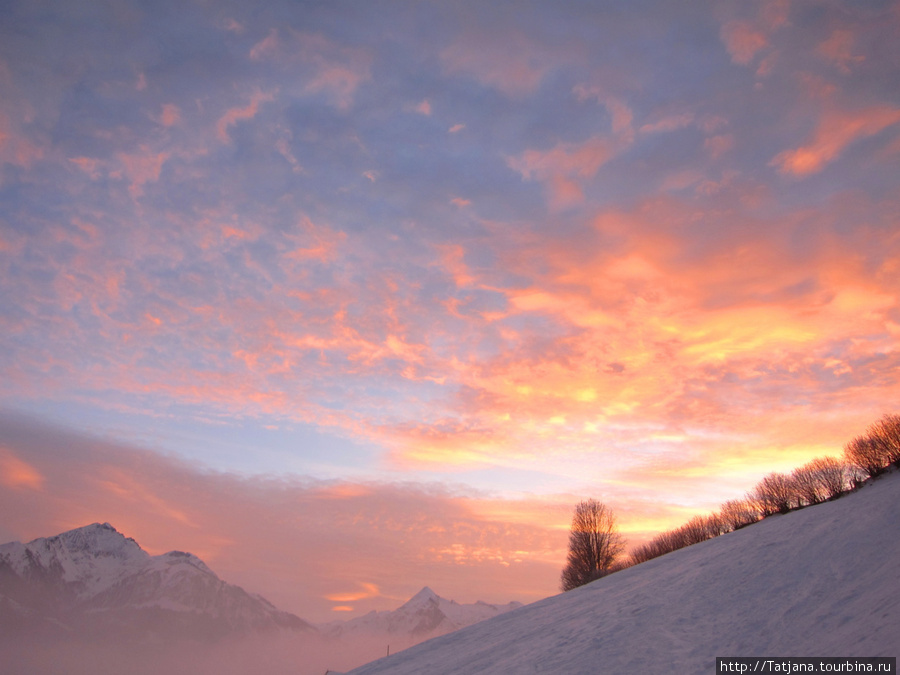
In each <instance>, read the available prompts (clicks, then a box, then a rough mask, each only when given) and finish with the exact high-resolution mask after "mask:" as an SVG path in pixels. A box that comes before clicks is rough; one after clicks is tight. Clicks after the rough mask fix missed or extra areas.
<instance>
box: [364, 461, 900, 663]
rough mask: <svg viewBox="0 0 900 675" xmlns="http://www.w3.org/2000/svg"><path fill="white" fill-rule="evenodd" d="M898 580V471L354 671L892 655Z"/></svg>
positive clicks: (898, 624)
mask: <svg viewBox="0 0 900 675" xmlns="http://www.w3.org/2000/svg"><path fill="white" fill-rule="evenodd" d="M898 579H900V474H892V475H889V476H887V477H885V478H883V479H882V480H879V481H876V482H874V483H872V484H870V485H867V486H865V487H864V488H862V489H861V490H860V491H858V492H856V493H854V494H850V495H846V496H845V497H843V498H841V499H839V500H837V501H834V502H829V503H826V504H821V505H818V506H815V507H810V508H806V509H803V510H801V511H796V512H793V513H789V514H786V515H783V516H774V517H770V518H767V519H766V520H764V521H762V522H761V523H758V524H756V525H753V526H751V527H748V528H745V529H742V530H739V531H737V532H733V533H731V534H727V535H724V536H721V537H718V538H716V539H712V540H710V541H707V542H703V543H702V544H696V545H694V546H691V547H689V548H686V549H682V550H679V551H675V552H673V553H670V554H668V555H665V556H662V557H660V558H657V559H654V560H651V561H648V562H646V563H643V564H641V565H638V566H636V567H632V568H629V569H626V570H623V571H621V572H618V573H616V574H613V575H611V576H608V577H606V578H603V579H600V580H598V581H596V582H594V583H592V584H588V585H587V586H583V587H581V588H578V589H575V590H573V591H570V592H569V593H565V594H563V595H559V596H555V597H552V598H547V599H546V600H542V601H540V602H537V603H534V604H532V605H528V606H526V607H523V608H521V609H518V610H516V611H512V612H509V613H506V614H503V615H501V616H498V617H496V618H494V619H490V620H488V621H485V622H483V623H480V624H478V625H475V626H470V627H469V628H465V629H463V630H460V631H457V632H455V633H452V634H449V635H445V636H443V637H439V638H435V639H434V640H430V641H428V642H425V643H422V644H420V645H417V646H415V647H412V648H410V649H408V650H406V651H404V652H401V653H398V654H395V655H393V656H391V657H388V658H386V659H381V660H379V661H375V662H373V663H370V664H367V665H365V666H362V667H360V668H357V669H356V670H354V671H352V673H353V675H376V674H380V673H390V674H391V675H405V674H409V675H412V674H414V673H423V672H427V673H429V674H430V675H451V674H459V675H463V674H468V673H616V674H618V673H635V672H641V673H649V674H653V673H660V674H667V673H671V672H676V671H677V672H695V673H701V672H713V671H714V664H715V657H716V656H838V657H841V656H896V655H897V650H898V638H897V636H898V635H900V583H898Z"/></svg>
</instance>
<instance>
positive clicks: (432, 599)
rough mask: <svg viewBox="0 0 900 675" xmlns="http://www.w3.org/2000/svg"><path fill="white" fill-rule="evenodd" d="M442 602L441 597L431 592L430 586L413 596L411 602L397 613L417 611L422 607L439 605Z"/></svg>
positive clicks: (402, 606) (404, 604)
mask: <svg viewBox="0 0 900 675" xmlns="http://www.w3.org/2000/svg"><path fill="white" fill-rule="evenodd" d="M440 600H441V598H440V596H439V595H438V594H437V593H435V592H434V591H433V590H431V589H430V588H429V587H428V586H425V587H423V588H422V590H421V591H419V592H418V593H416V594H415V595H414V596H412V597H411V598H410V599H409V600H407V601H406V602H405V603H403V604H402V605H401V606H400V607H399V608H398V610H397V611H400V610H412V611H414V610H416V609H420V608H422V607H427V606H429V605H433V604H436V603H439V602H440Z"/></svg>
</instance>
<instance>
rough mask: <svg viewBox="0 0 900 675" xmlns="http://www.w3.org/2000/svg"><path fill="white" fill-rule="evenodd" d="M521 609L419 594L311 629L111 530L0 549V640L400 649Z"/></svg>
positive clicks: (174, 554) (199, 566)
mask: <svg viewBox="0 0 900 675" xmlns="http://www.w3.org/2000/svg"><path fill="white" fill-rule="evenodd" d="M517 607H521V603H518V602H511V603H508V604H506V605H491V604H488V603H485V602H476V603H472V604H459V603H457V602H455V601H453V600H447V599H445V598H442V597H440V596H439V595H437V594H436V593H435V592H434V591H432V590H431V589H430V588H429V587H427V586H426V587H424V588H423V589H422V590H420V591H419V592H418V593H416V594H415V595H414V596H413V597H412V598H410V599H409V600H408V601H407V602H405V603H404V604H403V605H401V606H400V607H398V608H397V609H394V610H388V611H380V612H376V611H372V612H369V613H368V614H366V615H364V616H360V617H357V618H355V619H350V620H347V621H334V622H331V623H327V624H322V625H319V626H314V625H312V624H310V623H308V622H306V621H304V620H303V619H301V618H299V617H297V616H295V615H294V614H291V613H289V612H285V611H281V610H279V609H278V608H276V607H275V606H274V605H272V603H270V602H269V601H267V600H266V599H265V598H262V597H261V596H259V595H254V594H251V593H248V592H247V591H245V590H244V589H243V588H241V587H239V586H235V585H233V584H229V583H227V582H225V581H223V580H221V579H219V577H218V576H217V575H216V574H215V573H214V572H213V571H212V570H211V569H210V568H209V566H207V565H206V563H204V562H203V561H202V560H201V559H200V558H198V557H197V556H195V555H193V554H191V553H185V552H183V551H169V552H168V553H164V554H162V555H157V556H151V555H150V554H148V553H147V552H146V551H144V550H143V549H142V548H141V546H140V544H138V542H137V541H135V540H134V539H132V538H131V537H126V536H124V535H123V534H121V533H120V532H119V531H118V530H116V528H115V527H113V526H112V525H110V524H109V523H93V524H91V525H86V526H84V527H79V528H76V529H74V530H69V531H68V532H63V533H61V534H58V535H55V536H52V537H42V538H38V539H35V540H33V541H30V542H28V543H25V544H23V543H21V542H17V541H16V542H10V543H7V544H2V545H0V635H4V636H6V637H9V636H10V635H15V634H21V635H29V636H45V637H54V636H56V637H59V636H63V637H74V638H103V639H110V638H112V639H120V640H126V641H131V640H139V641H148V640H149V641H151V642H154V641H165V640H172V639H175V638H177V639H182V638H188V639H206V640H215V639H219V638H223V637H228V636H235V635H253V634H258V633H267V634H273V633H283V634H285V635H291V634H298V635H299V634H302V635H303V636H304V637H310V638H322V639H324V641H325V642H326V643H327V644H331V645H335V646H336V645H341V644H344V645H347V644H350V643H356V642H360V641H363V642H366V641H367V642H371V643H378V644H381V643H385V644H390V645H391V646H392V647H393V648H394V649H401V648H404V647H408V646H410V645H413V644H416V643H418V642H421V641H422V640H426V639H429V638H432V637H435V636H438V635H444V634H446V633H450V632H453V631H455V630H458V629H460V628H464V627H466V626H470V625H472V624H474V623H478V622H479V621H482V620H484V619H488V618H491V617H494V616H498V615H500V614H503V613H505V612H507V611H509V610H511V609H516V608H517Z"/></svg>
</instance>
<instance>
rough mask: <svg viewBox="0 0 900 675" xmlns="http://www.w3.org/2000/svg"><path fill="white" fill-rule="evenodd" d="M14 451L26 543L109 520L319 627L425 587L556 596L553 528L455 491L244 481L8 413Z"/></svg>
mask: <svg viewBox="0 0 900 675" xmlns="http://www.w3.org/2000/svg"><path fill="white" fill-rule="evenodd" d="M0 442H2V443H3V454H2V456H0V462H2V463H0V468H2V470H3V473H2V474H0V475H2V476H3V481H4V482H3V484H4V486H6V488H8V489H6V490H3V491H0V505H2V508H3V510H4V513H5V514H6V520H5V522H4V526H5V527H6V528H7V529H8V530H10V531H12V532H14V533H15V536H17V537H18V538H20V539H22V540H25V541H28V540H30V539H32V538H35V537H39V536H49V535H52V534H57V533H58V532H60V531H63V530H65V529H68V528H72V527H79V526H81V525H85V524H88V523H91V522H95V521H99V522H105V521H108V522H111V523H112V524H113V525H114V526H115V527H116V528H117V529H119V531H120V532H123V533H124V534H125V535H126V536H131V537H134V538H135V539H136V540H137V541H138V542H139V543H140V544H141V545H142V546H143V547H144V548H145V549H146V550H148V552H150V553H152V554H158V553H162V552H165V551H168V550H172V549H178V550H186V551H191V552H192V553H195V554H196V555H199V556H200V557H201V558H203V559H204V560H205V561H206V562H207V563H208V564H209V565H210V567H211V568H212V569H213V570H215V571H216V573H217V574H218V575H219V576H220V577H222V578H223V579H225V580H226V581H229V582H231V583H237V584H239V585H243V586H244V587H245V588H246V589H247V590H248V591H251V592H258V593H261V594H262V595H263V596H264V597H266V598H267V599H269V600H270V601H272V602H274V603H275V604H276V605H277V606H279V607H281V608H283V609H287V610H289V611H293V612H296V613H298V614H299V615H300V616H301V617H303V618H306V619H308V620H313V621H317V620H327V619H328V618H329V616H330V614H331V613H332V611H333V608H334V604H335V603H338V604H340V605H345V606H346V605H347V603H353V606H354V607H355V608H356V609H357V611H359V612H366V611H369V610H371V609H379V610H381V609H393V608H395V607H396V606H397V605H398V604H400V602H402V601H403V600H406V599H407V598H409V597H410V596H411V595H412V594H413V593H415V592H416V591H418V590H419V589H420V588H421V587H422V586H424V585H431V586H432V587H435V588H440V589H441V590H440V592H441V593H442V594H444V595H445V596H450V597H454V598H456V599H458V600H459V601H460V602H474V601H476V600H478V599H484V600H486V601H488V602H501V601H502V602H509V601H510V600H513V599H520V600H523V601H527V600H530V599H537V598H538V597H541V595H547V594H550V593H552V592H553V591H554V589H555V583H556V574H557V563H558V562H559V561H558V559H559V557H560V556H561V552H560V548H561V547H562V546H564V537H565V535H564V533H560V532H558V531H556V530H555V529H554V527H555V525H554V524H553V523H552V522H551V523H548V522H547V519H546V518H545V519H544V520H538V521H535V522H531V521H530V519H525V521H524V522H523V521H509V520H504V519H503V518H501V517H500V515H499V509H497V508H496V507H495V508H494V512H493V513H491V512H485V513H481V512H480V506H479V501H478V499H477V498H474V497H471V496H465V495H456V494H454V493H453V492H452V491H450V490H448V489H447V488H445V487H443V486H441V485H425V484H420V485H416V484H409V483H403V484H390V483H367V484H354V483H349V482H324V481H315V480H311V479H304V478H301V477H290V476H286V477H282V478H267V477H257V478H239V477H237V476H234V475H229V474H223V473H216V472H209V471H204V470H202V469H197V468H191V467H189V466H188V465H187V464H185V463H183V462H180V461H177V460H173V459H169V458H165V457H162V456H160V455H157V454H155V453H153V452H149V451H146V450H141V449H137V448H134V447H130V446H128V445H125V444H122V443H118V442H114V441H108V440H99V439H97V438H92V437H90V436H84V435H80V434H76V433H73V432H69V431H66V430H62V429H57V428H54V427H49V426H46V425H43V424H40V423H36V422H34V421H31V420H28V419H25V418H20V417H11V416H9V415H6V414H4V415H3V417H2V423H0ZM23 490H24V491H23ZM38 491H39V492H38ZM31 492H33V493H34V494H33V496H29V494H30V493H31ZM22 500H24V501H22ZM506 508H507V510H509V511H511V512H515V511H516V510H517V507H516V504H515V503H513V502H510V503H508V504H507V507H506ZM447 551H453V554H452V555H448V554H447ZM517 561H518V562H517ZM503 563H507V564H503ZM531 584H535V585H534V586H532V587H529V586H530V585H531Z"/></svg>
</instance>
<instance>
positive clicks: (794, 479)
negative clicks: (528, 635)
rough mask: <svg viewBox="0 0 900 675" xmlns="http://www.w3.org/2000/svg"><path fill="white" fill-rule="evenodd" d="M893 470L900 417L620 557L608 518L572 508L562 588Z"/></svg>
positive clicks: (596, 505) (592, 509)
mask: <svg viewBox="0 0 900 675" xmlns="http://www.w3.org/2000/svg"><path fill="white" fill-rule="evenodd" d="M892 465H893V466H895V467H898V468H900V415H884V416H883V417H882V418H881V419H879V420H878V421H877V422H875V423H874V424H872V425H870V426H869V428H868V429H867V430H866V433H865V434H863V435H862V436H857V437H856V438H854V439H853V440H851V441H850V442H849V443H847V444H846V445H845V446H844V453H843V457H842V458H840V459H838V458H835V457H818V458H816V459H813V460H812V461H811V462H808V463H807V464H804V465H803V466H801V467H798V468H796V469H794V470H793V471H792V472H790V473H778V472H773V473H770V474H769V475H767V476H765V477H764V478H763V479H762V480H760V481H759V483H757V484H756V486H755V487H754V488H753V489H752V490H750V491H749V492H748V493H747V494H746V495H745V496H744V497H743V498H741V499H733V500H729V501H727V502H725V503H724V504H722V505H721V506H720V507H719V510H718V511H715V512H713V513H710V514H709V515H705V516H694V517H693V518H691V519H690V520H689V521H688V522H686V523H685V524H684V525H682V526H681V527H678V528H676V529H674V530H669V531H667V532H662V533H660V534H658V535H657V536H655V537H654V538H653V539H651V540H650V541H649V542H647V543H646V544H642V545H640V546H637V547H636V548H634V549H633V550H632V551H631V552H630V553H629V554H628V555H627V556H623V555H622V554H623V553H624V550H625V542H624V540H623V539H622V537H621V535H620V534H619V533H618V529H617V526H616V517H615V514H614V513H613V512H612V510H611V509H610V508H609V507H608V506H606V505H605V504H603V503H602V502H599V501H597V500H594V499H589V500H586V501H583V502H581V503H579V504H578V506H576V508H575V513H574V515H573V517H572V527H571V530H570V532H569V552H568V556H567V558H566V565H565V567H564V568H563V571H562V578H561V587H562V590H563V591H569V590H571V589H573V588H576V587H578V586H582V585H584V584H586V583H589V582H591V581H594V580H596V579H599V578H601V577H603V576H606V575H608V574H611V573H612V572H616V571H618V570H620V569H624V568H626V567H631V566H632V565H637V564H639V563H642V562H645V561H647V560H651V559H653V558H656V557H659V556H661V555H664V554H666V553H670V552H672V551H675V550H677V549H680V548H684V547H685V546H690V545H691V544H697V543H699V542H701V541H706V540H707V539H712V538H713V537H718V536H719V535H721V534H725V533H727V532H733V531H734V530H738V529H740V528H742V527H746V526H747V525H751V524H752V523H755V522H757V521H759V520H762V519H763V518H767V517H769V516H772V515H775V514H778V513H787V512H789V511H792V510H794V509H799V508H803V507H805V506H812V505H814V504H820V503H822V502H825V501H830V500H833V499H837V498H838V497H840V496H841V495H843V494H845V493H847V492H850V491H852V490H855V489H856V488H858V487H859V485H861V484H862V483H863V482H865V481H866V480H868V479H871V478H875V477H876V476H879V475H881V474H882V473H884V472H885V471H887V470H888V469H889V468H890V467H891V466H892Z"/></svg>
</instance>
